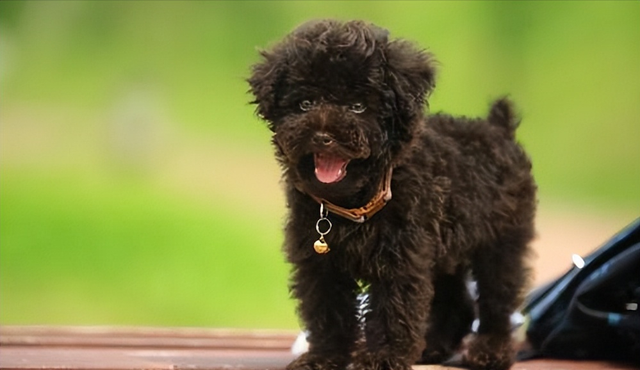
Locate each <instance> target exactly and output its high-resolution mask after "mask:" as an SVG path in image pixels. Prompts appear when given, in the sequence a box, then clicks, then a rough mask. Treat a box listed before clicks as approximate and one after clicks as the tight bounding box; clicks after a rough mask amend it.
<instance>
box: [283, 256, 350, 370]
mask: <svg viewBox="0 0 640 370" xmlns="http://www.w3.org/2000/svg"><path fill="white" fill-rule="evenodd" d="M330 258H331V257H330V256H328V255H314V256H312V257H310V258H308V259H307V260H305V261H303V262H300V263H297V264H296V266H295V268H294V273H293V279H292V292H293V294H294V296H295V297H296V298H297V299H298V300H299V305H298V312H299V314H300V317H301V319H302V321H303V323H304V325H305V327H306V329H307V331H308V333H309V334H308V338H307V340H308V341H309V352H307V353H305V354H303V355H302V356H300V357H299V358H297V359H296V360H294V361H293V362H292V363H291V364H289V366H287V370H334V369H340V370H342V369H344V368H345V367H346V366H347V364H348V362H349V359H350V355H351V352H352V351H353V349H354V346H355V342H356V339H357V334H358V322H357V316H356V315H357V312H356V289H357V285H356V283H355V281H354V280H353V278H351V277H349V276H347V275H346V274H344V273H342V272H339V271H336V270H335V269H332V268H331V265H330V264H331V260H330Z"/></svg>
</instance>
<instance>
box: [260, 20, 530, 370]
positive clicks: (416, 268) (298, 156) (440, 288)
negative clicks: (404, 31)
mask: <svg viewBox="0 0 640 370" xmlns="http://www.w3.org/2000/svg"><path fill="white" fill-rule="evenodd" d="M261 54H262V58H263V59H262V60H261V61H260V62H259V63H257V64H256V65H254V66H253V69H252V75H251V77H250V78H249V80H248V82H249V84H250V91H251V93H253V95H254V96H255V101H254V102H253V103H255V104H257V113H258V114H259V116H260V117H262V118H263V119H264V120H266V121H267V122H268V127H269V129H270V130H271V131H272V132H273V145H274V147H275V154H276V158H277V160H278V161H279V163H280V165H281V166H282V170H283V182H284V187H285V192H286V197H287V205H288V208H289V217H288V221H287V223H286V228H285V245H284V250H285V253H286V256H287V258H288V261H289V262H290V263H291V264H292V265H293V271H292V278H291V291H292V293H293V295H294V296H295V297H296V298H297V299H298V301H299V308H298V311H299V315H300V317H301V319H302V322H303V324H304V326H305V327H306V329H307V330H308V331H309V333H310V334H309V337H308V340H309V343H310V349H309V351H308V352H307V353H305V354H304V355H302V356H300V357H299V358H298V359H296V360H294V361H293V362H292V363H291V364H290V365H289V366H288V369H289V370H298V369H307V370H311V369H317V370H320V369H322V370H325V369H326V370H330V369H345V368H346V367H347V366H350V367H351V368H352V369H354V370H364V369H367V370H378V369H380V370H383V369H384V370H391V369H396V370H406V369H409V368H410V367H411V365H412V364H414V363H416V362H421V363H438V362H442V361H443V360H446V359H447V358H448V357H449V356H450V355H451V354H452V353H453V352H454V351H456V350H458V349H459V348H460V347H461V342H462V339H463V337H465V336H466V335H467V334H469V333H470V331H471V324H472V321H473V320H474V318H475V317H478V318H479V321H480V325H479V328H478V330H477V333H476V334H474V336H473V337H472V338H471V340H470V341H469V343H468V345H467V346H466V351H465V353H464V355H465V357H464V358H465V362H466V365H468V366H469V367H471V368H472V369H507V368H509V367H510V366H511V364H512V363H513V357H514V356H513V355H514V349H513V346H512V342H511V335H510V323H509V316H510V314H511V313H513V312H514V310H516V309H517V308H518V305H519V304H520V303H521V299H522V296H523V292H524V289H525V283H526V282H527V280H528V275H529V271H530V270H529V269H528V268H527V266H526V257H527V254H528V251H529V246H528V243H529V242H530V241H531V239H532V238H533V236H534V227H533V220H534V213H535V205H536V200H535V193H536V186H535V184H534V181H533V178H532V175H531V163H530V161H529V159H528V157H527V155H526V154H525V152H524V151H523V149H522V147H521V146H520V145H518V144H517V143H516V141H515V138H514V136H515V134H514V132H515V130H516V127H517V126H518V124H519V120H518V119H517V117H516V115H515V114H514V110H513V108H512V105H511V103H510V102H509V101H508V100H507V99H500V100H498V101H496V102H494V103H493V105H492V107H491V109H490V111H489V115H488V117H487V118H486V119H480V118H474V119H471V118H454V117H451V116H449V115H445V114H435V115H425V114H424V113H423V109H424V107H425V105H426V98H427V97H428V95H429V93H430V92H431V91H432V89H433V88H434V86H435V69H434V64H435V62H434V58H433V56H432V55H431V54H430V53H428V52H426V51H424V50H419V49H417V48H416V47H415V46H414V45H412V44H411V43H409V42H407V41H403V40H390V39H389V38H388V32H387V31H386V30H384V29H381V28H378V27H376V26H374V25H370V24H366V23H363V22H360V21H351V22H340V21H335V20H322V21H313V22H308V23H306V24H303V25H302V26H300V27H299V28H297V29H296V30H294V31H293V32H292V33H291V34H289V35H288V36H286V37H285V38H284V40H283V41H281V42H280V43H278V44H276V45H275V46H274V47H273V48H271V49H270V50H267V51H263V52H262V53H261ZM469 277H471V278H473V279H475V280H476V282H477V288H478V291H479V298H478V299H477V301H476V302H474V301H473V299H472V298H471V297H470V295H469V293H468V290H467V287H466V285H465V284H466V280H467V278H469ZM364 285H366V286H367V287H368V288H367V292H368V296H369V302H368V306H367V310H366V313H365V316H364V320H363V322H364V323H363V324H362V325H361V323H360V321H359V320H358V310H359V306H358V303H357V299H356V298H357V296H358V294H359V292H360V291H361V288H360V287H361V286H364ZM474 305H477V312H475V311H476V310H475V309H474Z"/></svg>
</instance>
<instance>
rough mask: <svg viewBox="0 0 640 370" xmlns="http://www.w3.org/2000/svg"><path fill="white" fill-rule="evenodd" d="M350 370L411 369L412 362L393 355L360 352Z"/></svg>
mask: <svg viewBox="0 0 640 370" xmlns="http://www.w3.org/2000/svg"><path fill="white" fill-rule="evenodd" d="M350 370H411V364H410V363H407V361H403V360H402V359H400V358H397V357H393V356H383V355H380V354H373V353H364V352H363V353H359V354H358V355H357V356H356V358H355V359H354V361H353V364H352V366H351V367H350Z"/></svg>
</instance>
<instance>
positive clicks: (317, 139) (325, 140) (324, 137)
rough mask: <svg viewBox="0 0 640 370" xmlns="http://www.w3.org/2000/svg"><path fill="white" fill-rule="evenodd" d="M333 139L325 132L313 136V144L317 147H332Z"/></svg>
mask: <svg viewBox="0 0 640 370" xmlns="http://www.w3.org/2000/svg"><path fill="white" fill-rule="evenodd" d="M333 141H334V140H333V138H332V137H331V135H329V134H326V133H324V132H316V133H315V135H314V136H313V143H314V144H316V145H325V146H326V145H331V144H333Z"/></svg>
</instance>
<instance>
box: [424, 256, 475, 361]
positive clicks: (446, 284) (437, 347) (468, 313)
mask: <svg viewBox="0 0 640 370" xmlns="http://www.w3.org/2000/svg"><path fill="white" fill-rule="evenodd" d="M434 289H435V295H434V298H433V302H432V303H431V311H430V312H429V319H428V323H427V333H426V335H425V339H426V342H427V348H426V349H425V350H424V351H423V352H422V357H421V359H420V360H419V361H418V363H421V364H438V363H441V362H443V361H445V360H447V359H448V358H449V357H450V356H451V355H452V354H453V353H454V351H456V350H457V349H458V348H459V347H460V344H461V342H462V338H464V336H465V335H467V334H468V333H469V332H470V331H471V324H472V323H473V319H474V317H475V313H474V305H473V304H474V303H473V299H472V298H471V295H470V294H469V289H468V288H467V282H466V272H465V271H464V270H463V269H460V270H459V271H457V272H456V273H455V274H453V275H444V274H443V275H440V276H438V277H436V279H435V281H434Z"/></svg>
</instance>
